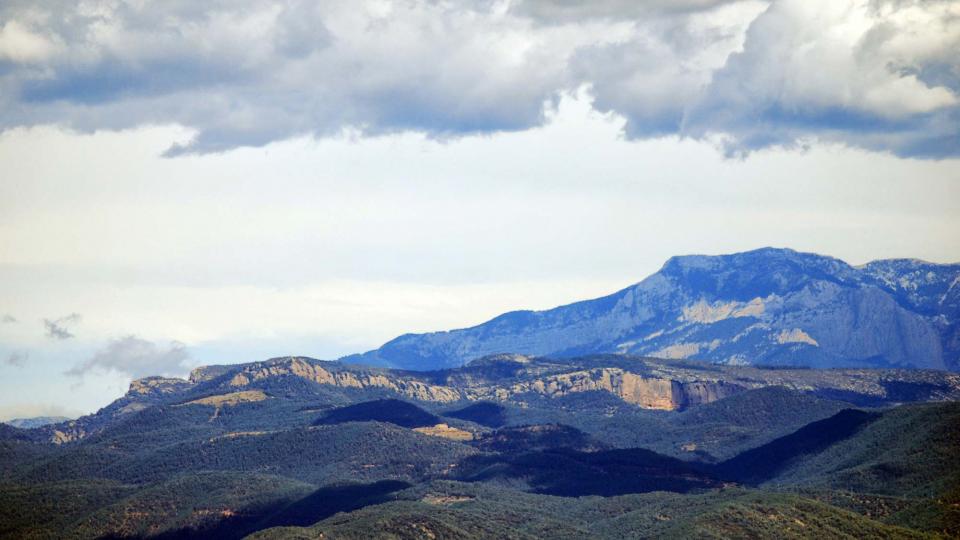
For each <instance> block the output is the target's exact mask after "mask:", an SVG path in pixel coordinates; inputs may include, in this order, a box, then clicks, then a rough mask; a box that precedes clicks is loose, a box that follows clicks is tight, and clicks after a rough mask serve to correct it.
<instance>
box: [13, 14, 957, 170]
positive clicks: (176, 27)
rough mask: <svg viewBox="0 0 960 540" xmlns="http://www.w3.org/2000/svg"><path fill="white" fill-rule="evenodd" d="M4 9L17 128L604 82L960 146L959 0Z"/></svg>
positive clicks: (459, 105)
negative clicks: (959, 120) (957, 52)
mask: <svg viewBox="0 0 960 540" xmlns="http://www.w3.org/2000/svg"><path fill="white" fill-rule="evenodd" d="M0 20H3V21H6V22H5V23H4V26H3V27H2V29H0V130H2V129H10V128H14V127H18V126H33V125H38V124H50V123H54V124H60V125H63V126H65V127H68V128H71V129H75V130H80V131H84V132H89V131H96V130H101V129H125V128H130V127H134V126H141V125H156V124H178V125H182V126H185V127H187V128H190V129H191V130H193V133H194V137H193V138H192V139H191V140H190V141H189V142H186V143H183V144H179V145H174V146H172V147H171V148H170V149H169V150H168V151H167V154H166V155H169V156H177V155H183V154H193V153H209V152H220V151H225V150H229V149H233V148H237V147H244V146H253V147H257V146H263V145H265V144H268V143H270V142H273V141H278V140H283V139H288V138H291V137H298V136H313V137H329V136H337V135H341V134H343V133H351V134H360V135H363V136H377V135H381V134H386V133H395V132H407V131H412V132H419V133H425V134H427V135H429V136H431V137H435V138H440V139H444V138H449V137H457V136H462V135H465V134H474V133H496V132H502V131H519V130H526V129H530V128H532V127H537V126H541V125H542V124H543V123H544V121H545V120H544V119H545V117H546V113H548V112H549V111H550V110H551V109H552V108H553V107H554V105H555V103H556V100H557V99H558V96H561V95H565V94H569V93H575V92H576V91H577V90H578V89H579V88H580V87H581V86H582V85H586V86H588V87H589V88H591V89H592V93H593V95H594V98H595V104H596V107H597V108H598V109H599V110H602V111H609V112H612V113H615V114H618V115H621V116H623V117H624V118H625V119H626V120H627V123H626V129H627V136H628V137H630V138H648V137H660V136H663V135H681V136H686V137H693V138H697V139H708V140H719V141H722V142H723V144H724V146H725V148H726V149H727V150H728V151H729V152H730V153H744V152H749V151H750V150H753V149H757V148H763V147H767V146H772V145H780V146H788V147H789V146H795V145H799V144H802V143H803V142H805V141H808V140H810V139H824V140H829V141H837V142H841V143H844V144H849V145H852V146H858V147H862V148H868V149H872V150H881V151H890V152H894V153H897V154H899V155H904V156H920V157H943V156H951V155H960V144H957V143H958V138H960V128H958V127H957V125H958V122H957V119H958V117H960V112H958V111H960V105H958V97H957V94H958V92H960V60H957V55H956V54H955V51H956V50H957V49H958V47H960V5H958V4H957V3H956V2H949V1H921V0H897V1H893V0H890V1H884V0H837V1H832V0H831V1H826V0H824V1H809V0H774V1H773V2H766V1H762V0H740V1H735V0H683V1H667V0H656V1H653V2H636V1H626V0H603V1H599V2H589V3H586V2H584V3H576V2H568V1H566V0H517V1H514V2H493V1H489V0H477V1H474V2H458V3H447V2H437V1H432V0H419V1H409V2H372V1H371V2H324V3H315V2H308V1H300V0H276V1H273V2H259V1H253V0H246V1H238V2H202V3H197V2H187V1H173V2H158V1H147V2H136V3H97V2H90V3H86V2H85V3H69V2H64V3H59V4H50V3H40V4H38V3H36V2H27V1H20V0H13V1H11V2H5V3H4V5H3V6H2V7H0ZM748 28H749V30H748Z"/></svg>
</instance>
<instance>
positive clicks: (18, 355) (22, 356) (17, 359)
mask: <svg viewBox="0 0 960 540" xmlns="http://www.w3.org/2000/svg"><path fill="white" fill-rule="evenodd" d="M29 358H30V355H29V354H28V353H25V352H22V351H13V352H12V353H10V354H9V355H8V356H7V358H6V360H5V361H4V363H6V364H7V365H8V366H13V367H23V366H25V365H27V360H28V359H29Z"/></svg>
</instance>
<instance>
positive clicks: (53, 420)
mask: <svg viewBox="0 0 960 540" xmlns="http://www.w3.org/2000/svg"><path fill="white" fill-rule="evenodd" d="M67 420H69V418H67V417H66V416H35V417H33V418H14V419H13V420H7V421H6V422H4V423H5V424H9V425H11V426H13V427H16V428H20V429H34V428H38V427H43V426H48V425H50V424H59V423H61V422H66V421H67Z"/></svg>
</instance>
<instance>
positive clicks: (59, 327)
mask: <svg viewBox="0 0 960 540" xmlns="http://www.w3.org/2000/svg"><path fill="white" fill-rule="evenodd" d="M80 319H81V317H80V314H79V313H71V314H70V315H67V316H65V317H60V318H59V319H55V320H50V319H44V320H43V326H44V327H45V328H46V329H47V337H48V338H50V339H61V340H62V339H70V338H72V337H75V336H74V334H73V332H71V331H70V329H69V327H70V326H72V325H74V324H76V323H78V322H80Z"/></svg>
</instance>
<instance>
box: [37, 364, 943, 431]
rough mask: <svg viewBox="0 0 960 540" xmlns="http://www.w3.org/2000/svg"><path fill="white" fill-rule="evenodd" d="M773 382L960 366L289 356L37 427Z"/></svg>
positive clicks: (920, 386) (905, 374)
mask: <svg viewBox="0 0 960 540" xmlns="http://www.w3.org/2000/svg"><path fill="white" fill-rule="evenodd" d="M769 386H780V387H786V388H790V389H793V390H798V391H801V392H810V393H815V394H822V395H825V396H828V397H834V398H840V399H844V400H846V401H852V402H855V403H858V402H862V403H866V404H883V403H894V402H900V401H919V400H947V399H960V374H955V373H947V372H942V371H926V370H871V369H852V370H840V369H836V370H812V369H761V368H757V367H750V366H724V365H714V364H704V363H696V362H690V361H684V360H662V359H653V358H641V357H635V356H629V355H601V356H587V357H576V358H562V359H551V358H534V357H528V356H523V355H515V354H500V355H494V356H490V357H484V358H481V359H478V360H476V361H474V362H471V363H470V364H469V365H467V366H465V367H462V368H457V369H451V370H442V371H434V372H411V371H399V370H392V369H383V368H368V367H362V366H356V365H350V364H343V363H340V362H324V361H320V360H314V359H310V358H299V357H287V358H274V359H271V360H266V361H263V362H254V363H250V364H239V365H233V366H212V367H205V368H198V370H195V371H194V373H193V374H192V376H191V378H190V380H184V379H174V378H164V377H148V378H146V379H140V380H136V381H134V382H133V383H131V385H130V390H129V391H128V392H127V394H126V395H125V396H123V397H122V398H120V399H118V400H117V401H115V402H113V403H112V404H110V405H108V406H107V407H105V408H103V409H101V410H100V411H98V412H97V413H96V414H94V415H89V416H85V417H82V418H79V419H77V420H73V421H69V422H63V423H60V424H56V425H52V426H44V427H42V428H38V430H35V431H37V435H36V436H38V437H40V438H45V439H46V440H48V441H52V442H56V443H58V444H62V443H69V442H73V441H77V440H80V439H83V438H85V437H87V436H89V435H91V434H95V433H98V432H99V431H101V430H102V429H104V427H105V426H108V425H111V424H112V423H115V422H122V421H124V420H125V419H127V418H130V417H132V416H134V415H135V413H139V412H140V411H144V410H147V409H149V408H151V407H155V406H161V407H163V406H173V407H176V408H180V407H190V406H203V407H213V408H214V411H213V413H212V415H213V416H212V417H211V421H213V420H214V419H216V418H217V417H218V416H219V414H220V411H221V409H229V408H231V407H241V406H246V405H252V404H255V403H257V404H262V403H279V402H282V401H283V400H290V399H294V400H300V401H299V402H300V403H315V402H316V401H318V400H320V401H323V400H332V401H330V402H337V401H338V400H339V401H344V402H354V401H358V400H359V401H364V400H370V399H375V398H382V397H384V396H385V395H386V396H388V397H390V396H396V397H399V398H402V399H405V400H410V401H420V402H425V403H430V404H433V405H434V406H437V407H449V406H448V405H446V404H448V403H454V402H459V403H465V402H476V401H485V402H489V401H495V402H500V403H512V404H514V405H515V406H517V407H520V408H523V407H526V406H528V405H529V403H530V402H531V401H533V400H544V399H545V400H553V399H559V398H564V397H568V396H573V395H576V394H588V393H594V394H596V393H603V394H609V395H611V396H614V397H615V398H618V399H620V400H622V401H623V402H625V403H627V404H632V405H635V406H637V407H639V408H643V409H658V410H665V411H673V410H680V409H685V408H688V407H693V406H696V405H699V404H703V403H710V402H713V401H717V400H719V399H723V398H725V397H727V396H731V395H733V394H736V393H739V392H743V391H745V390H748V389H754V388H762V387H769Z"/></svg>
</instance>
